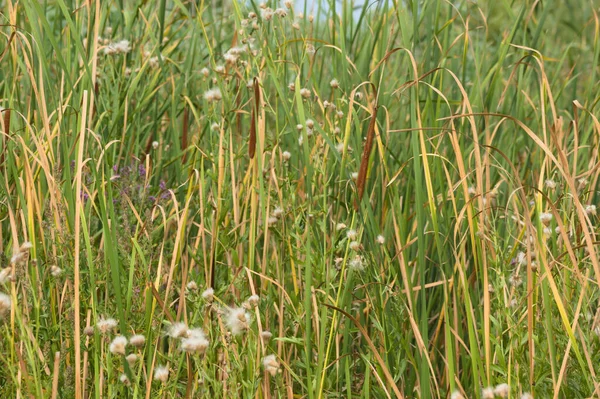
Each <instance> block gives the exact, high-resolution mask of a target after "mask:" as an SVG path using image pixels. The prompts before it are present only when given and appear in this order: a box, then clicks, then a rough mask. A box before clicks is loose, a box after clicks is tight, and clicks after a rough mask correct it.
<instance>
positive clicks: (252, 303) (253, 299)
mask: <svg viewBox="0 0 600 399" xmlns="http://www.w3.org/2000/svg"><path fill="white" fill-rule="evenodd" d="M247 302H248V305H250V307H253V308H255V307H257V306H258V303H259V302H260V297H259V296H258V295H251V296H250V297H249V298H248V301H247Z"/></svg>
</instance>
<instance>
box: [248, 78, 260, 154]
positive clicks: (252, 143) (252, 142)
mask: <svg viewBox="0 0 600 399" xmlns="http://www.w3.org/2000/svg"><path fill="white" fill-rule="evenodd" d="M252 86H254V108H253V109H252V121H251V122H250V141H249V142H248V155H249V156H250V159H253V158H254V154H255V153H256V114H257V113H258V109H259V106H260V87H258V79H257V78H254V81H253V85H252Z"/></svg>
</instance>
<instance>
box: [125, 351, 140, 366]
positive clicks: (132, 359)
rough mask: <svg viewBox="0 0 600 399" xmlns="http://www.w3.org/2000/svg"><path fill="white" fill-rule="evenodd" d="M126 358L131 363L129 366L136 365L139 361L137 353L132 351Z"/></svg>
mask: <svg viewBox="0 0 600 399" xmlns="http://www.w3.org/2000/svg"><path fill="white" fill-rule="evenodd" d="M125 360H127V363H129V366H131V367H133V366H134V365H135V363H136V362H137V360H138V357H137V355H136V354H135V353H131V354H129V355H127V356H126V357H125Z"/></svg>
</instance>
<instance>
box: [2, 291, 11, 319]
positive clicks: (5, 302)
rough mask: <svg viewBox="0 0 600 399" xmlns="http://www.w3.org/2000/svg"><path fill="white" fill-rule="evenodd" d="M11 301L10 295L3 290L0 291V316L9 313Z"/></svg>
mask: <svg viewBox="0 0 600 399" xmlns="http://www.w3.org/2000/svg"><path fill="white" fill-rule="evenodd" d="M11 305H12V301H11V300H10V297H9V296H8V295H6V294H5V293H3V292H0V318H2V317H4V316H6V315H7V314H8V313H10V309H11Z"/></svg>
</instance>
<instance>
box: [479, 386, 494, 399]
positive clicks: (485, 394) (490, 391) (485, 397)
mask: <svg viewBox="0 0 600 399" xmlns="http://www.w3.org/2000/svg"><path fill="white" fill-rule="evenodd" d="M495 396H496V395H495V394H494V387H486V388H483V389H482V390H481V399H494V397H495Z"/></svg>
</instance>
